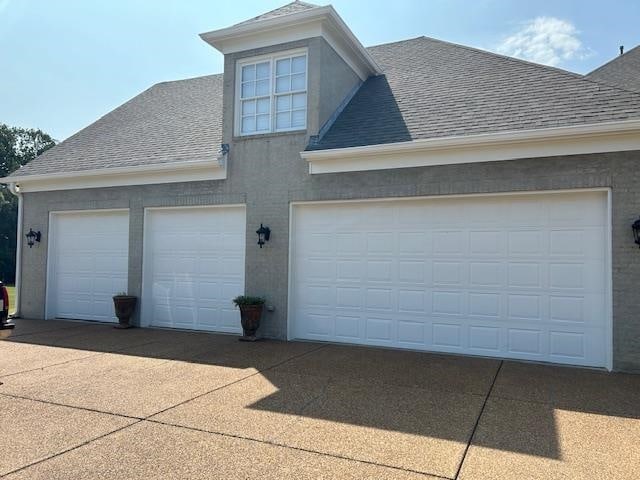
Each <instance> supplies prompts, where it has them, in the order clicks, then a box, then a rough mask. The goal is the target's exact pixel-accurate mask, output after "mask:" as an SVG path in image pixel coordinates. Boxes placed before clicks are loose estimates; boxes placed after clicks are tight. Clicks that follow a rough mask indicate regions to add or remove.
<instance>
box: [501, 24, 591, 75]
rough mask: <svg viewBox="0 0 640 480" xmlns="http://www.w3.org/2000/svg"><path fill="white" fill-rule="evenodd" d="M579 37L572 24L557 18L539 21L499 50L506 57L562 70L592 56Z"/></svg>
mask: <svg viewBox="0 0 640 480" xmlns="http://www.w3.org/2000/svg"><path fill="white" fill-rule="evenodd" d="M579 36H580V32H579V31H578V29H577V28H576V27H575V26H574V25H573V24H572V23H570V22H567V21H565V20H561V19H559V18H555V17H537V18H534V19H533V20H529V21H527V22H525V23H524V24H523V25H522V28H521V29H520V30H518V31H517V32H515V33H514V34H513V35H510V36H509V37H507V38H505V39H504V40H503V41H502V43H500V45H498V47H497V48H496V50H497V51H498V52H499V53H502V54H503V55H509V56H511V57H518V58H522V59H524V60H530V61H532V62H536V63H543V64H545V65H551V66H558V65H560V64H562V63H563V62H565V61H567V60H574V59H584V58H587V57H589V56H590V55H591V53H592V52H591V50H590V49H588V48H586V47H584V46H583V44H582V41H581V40H580V38H579Z"/></svg>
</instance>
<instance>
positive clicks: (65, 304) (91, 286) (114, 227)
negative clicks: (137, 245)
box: [26, 210, 129, 322]
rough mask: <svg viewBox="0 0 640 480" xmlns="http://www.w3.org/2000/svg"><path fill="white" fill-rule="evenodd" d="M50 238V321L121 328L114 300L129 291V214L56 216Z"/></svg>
mask: <svg viewBox="0 0 640 480" xmlns="http://www.w3.org/2000/svg"><path fill="white" fill-rule="evenodd" d="M49 235H50V242H49V248H50V251H49V282H48V286H47V296H48V302H47V318H71V319H79V320H97V321H103V322H117V321H118V320H117V318H116V317H115V314H114V310H113V300H112V299H111V297H112V296H113V295H114V294H116V293H118V292H126V291H127V278H128V267H129V212H128V211H125V210H119V211H104V212H100V211H95V210H92V211H87V212H64V213H62V212H61V213H53V214H52V215H51V222H50V229H49ZM34 248H35V247H34ZM26 253H28V252H26Z"/></svg>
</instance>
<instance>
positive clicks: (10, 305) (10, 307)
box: [7, 285, 16, 313]
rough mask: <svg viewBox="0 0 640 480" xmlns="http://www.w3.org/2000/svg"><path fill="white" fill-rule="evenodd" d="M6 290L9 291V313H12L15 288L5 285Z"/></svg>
mask: <svg viewBox="0 0 640 480" xmlns="http://www.w3.org/2000/svg"><path fill="white" fill-rule="evenodd" d="M7 290H9V309H10V311H9V313H13V312H15V311H16V287H14V286H13V285H7Z"/></svg>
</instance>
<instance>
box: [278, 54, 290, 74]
mask: <svg viewBox="0 0 640 480" xmlns="http://www.w3.org/2000/svg"><path fill="white" fill-rule="evenodd" d="M290 72H291V59H289V58H285V59H282V60H278V61H277V62H276V75H277V76H280V75H289V73H290Z"/></svg>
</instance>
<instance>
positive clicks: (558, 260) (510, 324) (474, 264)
mask: <svg viewBox="0 0 640 480" xmlns="http://www.w3.org/2000/svg"><path fill="white" fill-rule="evenodd" d="M606 195H607V194H606V192H574V193H554V194H526V195H525V194H523V195H505V196H486V197H450V198H432V199H420V200H417V199H411V200H397V201H362V202H340V203H337V202H336V203H331V202H324V203H316V204H296V205H294V206H293V208H292V222H291V225H292V227H291V228H292V230H291V236H290V239H291V242H290V248H291V252H290V272H291V276H290V279H289V283H290V292H289V304H290V305H289V315H288V318H289V336H290V337H291V338H296V339H307V340H320V341H331V342H345V343H356V344H365V345H379V346H388V347H394V348H407V349H414V350H428V351H442V352H454V353H465V354H475V355H487V356H496V357H504V358H519V359H529V360H539V361H550V362H555V363H568V364H576V365H589V366H608V365H609V364H610V354H611V324H610V303H609V302H610V301H609V296H608V292H609V291H610V288H611V287H610V280H609V278H610V274H609V269H610V265H609V255H610V251H611V250H610V246H609V240H608V235H609V233H608V232H609V228H608V211H607V196H606ZM128 223H129V220H128V213H127V212H126V211H125V212H122V211H121V212H102V213H100V212H87V213H78V214H74V213H69V214H56V215H54V216H53V217H52V225H51V237H52V241H51V255H50V266H49V268H50V277H49V278H50V283H49V284H50V285H51V287H50V288H49V293H48V294H49V302H48V311H49V313H48V315H49V316H50V317H61V318H80V319H91V320H102V321H105V320H106V321H109V320H110V321H115V318H114V317H113V314H112V306H111V295H112V294H113V293H115V292H117V291H124V290H126V289H127V270H128V262H127V259H128V238H129V235H128ZM245 235H246V221H245V209H244V207H242V206H238V207H228V206H224V207H204V208H166V209H148V210H147V211H146V214H145V228H144V248H143V250H144V255H143V258H144V260H143V290H142V305H141V307H142V310H141V314H142V318H141V321H142V324H143V325H154V326H161V327H174V328H185V329H196V330H210V331H218V332H227V333H240V331H241V329H240V320H239V314H238V311H237V309H235V308H234V307H233V305H232V304H231V299H232V298H233V297H234V296H236V295H238V294H241V293H243V291H244V272H245V248H246V247H245Z"/></svg>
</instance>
